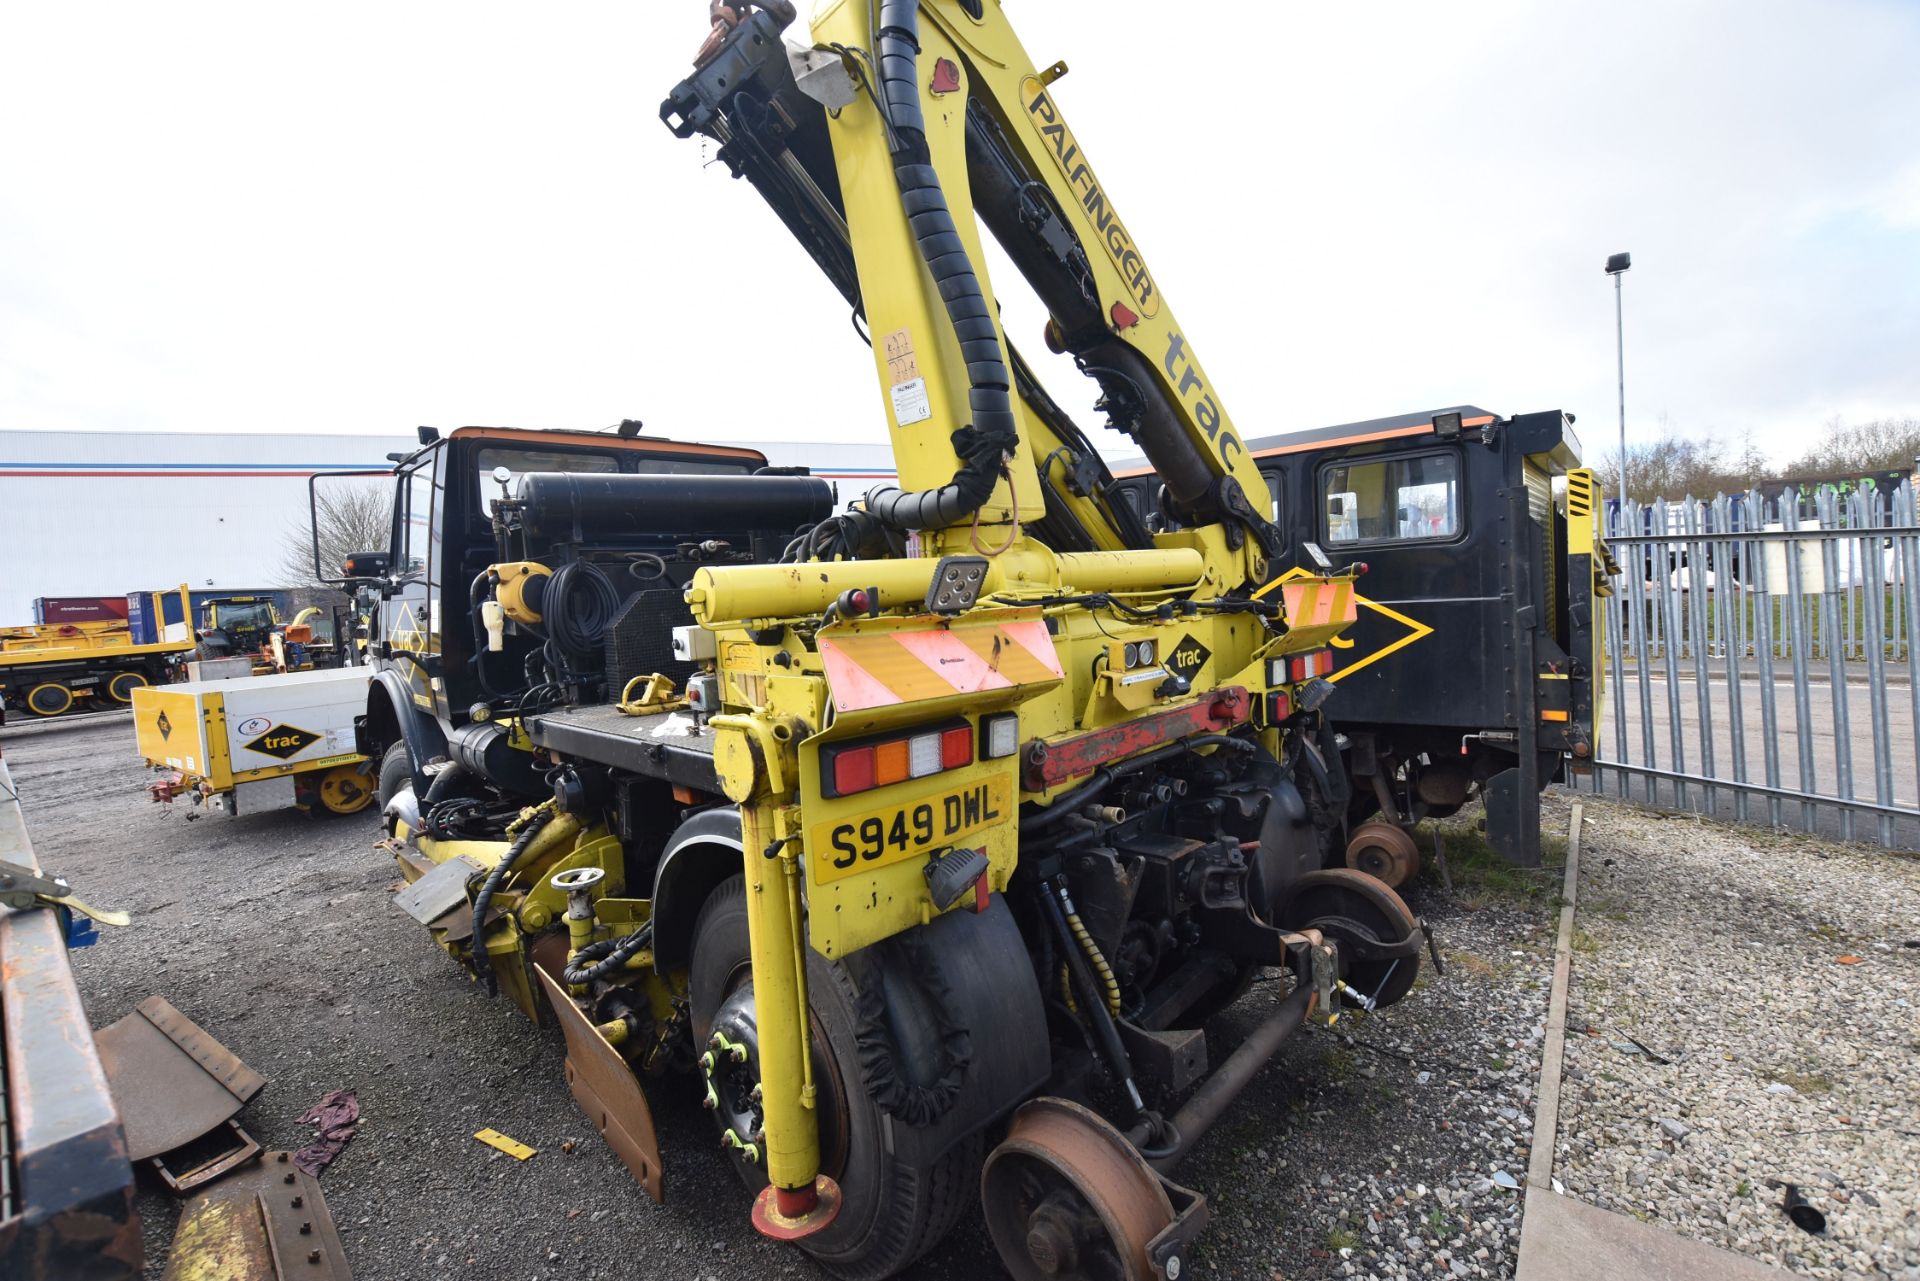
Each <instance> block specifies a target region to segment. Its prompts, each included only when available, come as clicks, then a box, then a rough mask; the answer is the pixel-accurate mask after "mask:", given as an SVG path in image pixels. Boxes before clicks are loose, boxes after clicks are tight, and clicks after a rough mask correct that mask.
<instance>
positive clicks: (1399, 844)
mask: <svg viewBox="0 0 1920 1281" xmlns="http://www.w3.org/2000/svg"><path fill="white" fill-rule="evenodd" d="M1347 866H1348V867H1350V868H1352V869H1353V870H1355V871H1356V872H1365V873H1366V874H1367V875H1368V876H1372V877H1375V878H1377V879H1379V880H1382V881H1385V882H1386V883H1387V884H1388V885H1389V886H1391V887H1392V888H1394V889H1396V890H1397V889H1399V888H1400V887H1401V886H1403V885H1405V884H1407V882H1409V881H1411V880H1412V879H1413V878H1414V876H1415V874H1416V873H1418V872H1419V871H1420V847H1419V846H1418V845H1415V844H1414V843H1413V835H1412V833H1410V832H1408V831H1407V829H1406V828H1404V827H1401V826H1400V825H1399V824H1397V823H1388V822H1383V821H1380V820H1375V821H1374V822H1371V823H1362V824H1361V825H1360V826H1359V827H1356V828H1355V829H1353V839H1352V840H1350V841H1348V842H1347Z"/></svg>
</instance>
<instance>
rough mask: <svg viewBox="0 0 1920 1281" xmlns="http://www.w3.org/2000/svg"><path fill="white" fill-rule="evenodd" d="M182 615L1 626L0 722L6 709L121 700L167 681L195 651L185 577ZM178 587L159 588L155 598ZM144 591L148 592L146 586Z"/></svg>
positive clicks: (53, 712) (44, 711)
mask: <svg viewBox="0 0 1920 1281" xmlns="http://www.w3.org/2000/svg"><path fill="white" fill-rule="evenodd" d="M177 590H178V594H179V597H180V609H181V618H182V619H183V620H186V621H183V622H180V623H173V624H167V623H164V622H161V621H159V620H158V619H157V618H156V620H155V622H154V624H153V625H152V626H151V627H150V628H148V629H145V630H141V629H139V628H136V627H135V626H134V625H133V624H132V623H130V622H129V621H128V620H126V619H110V620H106V621H102V622H86V623H40V624H32V625H28V626H23V627H0V725H3V724H5V723H6V713H7V709H9V708H12V709H13V710H15V711H24V712H29V713H31V714H32V715H34V716H42V717H45V716H60V715H63V714H64V713H66V712H69V711H75V710H79V711H89V710H94V709H98V708H103V707H124V706H126V705H127V704H128V703H130V702H132V701H133V692H134V691H135V690H136V689H141V688H143V687H145V686H148V685H156V684H159V683H160V682H161V681H163V680H165V679H166V677H167V673H168V670H169V668H170V667H172V666H173V665H174V664H175V663H176V662H178V661H179V660H180V659H181V658H183V657H184V658H190V657H192V656H193V649H194V643H195V640H194V635H193V624H192V621H191V620H192V618H193V607H192V604H191V598H190V594H189V592H188V588H187V585H186V584H185V583H182V584H180V586H179V588H178V589H177ZM173 594H174V593H173V592H164V593H162V592H155V593H153V595H152V599H153V600H154V601H155V608H154V612H155V613H156V614H158V613H159V612H160V611H159V607H158V600H159V598H160V597H161V596H171V595H173ZM142 595H143V596H144V595H145V593H142Z"/></svg>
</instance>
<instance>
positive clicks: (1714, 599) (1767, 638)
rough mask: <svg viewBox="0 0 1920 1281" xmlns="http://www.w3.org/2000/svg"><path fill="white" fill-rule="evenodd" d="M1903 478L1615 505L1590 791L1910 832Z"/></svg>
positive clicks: (1866, 835) (1915, 592)
mask: <svg viewBox="0 0 1920 1281" xmlns="http://www.w3.org/2000/svg"><path fill="white" fill-rule="evenodd" d="M1914 504H1915V494H1914V486H1913V482H1912V481H1911V480H1907V481H1904V482H1902V483H1900V484H1899V485H1898V486H1897V487H1875V486H1873V485H1870V484H1862V485H1861V486H1860V487H1859V488H1857V489H1841V488H1837V487H1832V486H1822V487H1820V488H1819V489H1817V490H1813V491H1811V492H1807V491H1799V492H1796V491H1788V492H1786V493H1783V494H1771V495H1769V494H1763V493H1761V492H1760V491H1754V492H1750V493H1746V494H1732V495H1725V494H1723V495H1721V496H1720V497H1718V498H1714V499H1710V500H1699V499H1693V498H1685V499H1681V500H1678V501H1669V500H1664V499H1663V500H1660V501H1657V502H1653V503H1646V504H1641V503H1633V502H1629V503H1626V504H1624V505H1622V504H1617V503H1616V504H1610V505H1609V511H1608V517H1607V521H1606V524H1607V542H1608V546H1609V547H1610V549H1611V551H1612V554H1613V558H1614V560H1615V561H1616V562H1618V563H1619V565H1620V567H1621V570H1622V572H1621V574H1620V576H1619V577H1618V578H1616V579H1614V580H1613V594H1612V595H1611V596H1610V597H1608V598H1606V599H1605V600H1604V603H1603V604H1604V608H1603V624H1604V627H1605V636H1606V647H1607V657H1606V665H1607V672H1606V678H1607V682H1608V685H1609V688H1608V690H1607V691H1606V694H1605V710H1604V721H1605V723H1604V724H1603V725H1602V727H1601V732H1600V735H1599V740H1600V741H1599V744H1598V751H1597V753H1596V756H1597V764H1598V765H1599V767H1600V768H1599V769H1598V771H1597V772H1596V773H1595V774H1594V775H1593V783H1592V785H1593V786H1594V788H1595V789H1596V790H1602V791H1611V792H1613V793H1615V794H1617V795H1621V796H1626V797H1630V798H1633V799H1640V800H1646V801H1649V802H1651V803H1653V804H1657V805H1672V806H1675V807H1677V808H1683V809H1693V810H1697V811H1699V812H1701V813H1708V814H1718V815H1721V816H1723V817H1731V818H1735V819H1740V820H1745V821H1755V822H1765V823H1767V824H1770V825H1772V826H1775V827H1781V826H1791V827H1797V828H1800V829H1802V830H1804V831H1809V832H1814V831H1819V832H1824V833H1826V834H1829V835H1834V836H1838V837H1840V838H1841V839H1843V840H1855V839H1866V840H1877V841H1878V842H1879V843H1880V844H1881V845H1883V846H1887V847H1889V848H1899V849H1913V848H1916V847H1920V750H1916V746H1917V744H1916V737H1915V726H1916V724H1920V688H1916V686H1915V683H1914V680H1913V659H1914V653H1913V646H1914V639H1915V619H1916V617H1920V520H1916V515H1917V513H1916V510H1915V505H1914Z"/></svg>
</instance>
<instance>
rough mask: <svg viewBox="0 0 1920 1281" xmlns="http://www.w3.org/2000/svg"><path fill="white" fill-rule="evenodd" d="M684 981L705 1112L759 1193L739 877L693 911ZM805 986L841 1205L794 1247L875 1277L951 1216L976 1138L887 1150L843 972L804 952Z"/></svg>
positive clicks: (972, 1171)
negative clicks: (935, 1148) (707, 1099)
mask: <svg viewBox="0 0 1920 1281" xmlns="http://www.w3.org/2000/svg"><path fill="white" fill-rule="evenodd" d="M687 982H688V992H687V995H688V999H689V1003H690V1005H691V1007H692V1022H693V1034H694V1050H695V1053H697V1054H700V1055H707V1054H709V1053H711V1055H712V1058H711V1061H710V1062H711V1066H709V1063H708V1061H705V1060H703V1062H702V1064H701V1069H702V1071H703V1073H704V1074H705V1076H706V1081H707V1083H708V1084H710V1085H711V1086H712V1087H713V1102H712V1103H711V1104H710V1107H709V1110H710V1111H711V1112H712V1114H713V1117H714V1123H715V1127H716V1129H717V1131H718V1133H719V1136H720V1143H721V1144H722V1145H723V1146H724V1147H725V1148H726V1149H727V1150H728V1153H729V1156H730V1157H731V1160H732V1164H733V1166H734V1169H735V1171H736V1172H737V1173H738V1174H739V1176H740V1179H741V1181H742V1182H743V1183H745V1184H746V1186H747V1188H748V1189H749V1190H751V1191H755V1192H757V1191H758V1190H759V1189H760V1188H763V1187H765V1186H766V1183H767V1176H766V1159H765V1155H764V1151H765V1139H764V1136H762V1135H760V1134H759V1127H760V1124H761V1116H760V1111H759V1103H758V1100H757V1098H756V1097H755V1094H756V1089H755V1087H757V1086H758V1084H759V1079H760V1066H759V1063H760V1060H759V1034H758V1030H757V1021H756V1019H755V1014H754V1005H753V965H752V960H751V954H750V952H749V950H748V944H747V896H746V881H745V878H744V877H740V876H735V877H734V878H732V879H731V880H729V881H727V882H726V883H725V884H723V885H721V886H720V887H719V888H718V889H716V890H715V891H714V892H713V893H712V894H711V895H710V896H709V897H708V898H707V901H706V903H705V905H704V906H702V908H701V909H700V918H699V921H698V922H697V923H696V924H695V926H694V932H693V958H692V961H691V963H690V965H689V966H688V975H687ZM807 988H808V994H809V997H810V1005H811V1007H812V1008H811V1010H810V1012H809V1014H810V1017H809V1019H808V1040H809V1043H810V1045H811V1048H812V1053H813V1080H814V1088H815V1090H816V1092H817V1093H816V1098H815V1104H814V1109H815V1114H816V1116H817V1117H818V1122H819V1126H820V1170H821V1173H823V1174H826V1175H827V1176H829V1177H830V1178H832V1179H833V1180H834V1181H835V1182H836V1183H837V1184H838V1185H839V1187H840V1191H841V1196H842V1203H841V1207H840V1211H839V1214H838V1215H837V1216H836V1217H835V1218H834V1220H833V1222H832V1224H831V1225H829V1226H828V1227H826V1228H825V1229H823V1230H821V1231H820V1232H817V1233H815V1234H814V1235H813V1236H810V1237H807V1238H805V1239H804V1240H802V1241H801V1242H800V1243H799V1244H800V1248H801V1249H803V1250H805V1251H806V1252H807V1253H808V1254H810V1255H812V1256H813V1258H814V1259H815V1261H816V1262H818V1263H819V1264H821V1265H822V1266H823V1267H825V1268H826V1269H827V1270H828V1271H830V1272H832V1273H834V1274H835V1275H836V1276H840V1277H845V1278H853V1279H857V1281H869V1279H872V1281H877V1279H878V1278H881V1277H890V1276H893V1275H894V1274H896V1273H898V1272H899V1271H900V1270H901V1269H903V1268H905V1267H906V1266H907V1265H908V1264H910V1263H912V1262H913V1261H914V1260H915V1259H916V1258H918V1257H919V1256H920V1255H921V1254H923V1253H925V1251H926V1250H927V1249H928V1248H930V1247H931V1246H932V1245H933V1244H934V1243H935V1242H937V1241H938V1240H939V1239H940V1238H941V1237H943V1236H945V1235H946V1233H947V1231H948V1230H949V1229H950V1228H952V1226H953V1225H954V1223H955V1222H957V1221H958V1220H959V1218H960V1215H961V1213H962V1212H963V1211H964V1210H965V1209H966V1208H967V1205H968V1202H969V1201H970V1200H971V1195H972V1189H973V1187H974V1186H975V1183H974V1179H975V1175H976V1172H977V1171H978V1169H979V1166H980V1148H981V1144H980V1139H979V1136H978V1135H977V1134H974V1135H968V1136H967V1137H965V1138H963V1139H961V1140H959V1141H958V1142H957V1143H955V1144H954V1145H953V1146H952V1147H951V1148H949V1149H948V1150H947V1152H946V1153H945V1154H944V1155H942V1156H939V1157H935V1158H932V1159H931V1160H925V1161H924V1162H923V1161H921V1160H916V1159H913V1158H911V1157H909V1156H908V1155H906V1154H905V1153H904V1152H901V1151H895V1150H894V1145H893V1144H892V1143H891V1142H889V1127H888V1125H887V1123H886V1122H887V1118H886V1116H885V1115H884V1114H883V1113H882V1112H881V1110H880V1107H879V1105H878V1104H877V1103H876V1102H875V1101H874V1099H873V1097H872V1096H871V1095H870V1094H869V1093H868V1092H867V1089H866V1087H865V1085H864V1084H863V1082H862V1078H861V1074H860V1063H859V1059H858V1058H857V1056H856V1052H855V1048H854V1031H855V1028H856V1027H857V1026H858V1018H857V1013H856V1011H857V1005H856V1002H857V1000H858V999H859V998H858V989H857V988H856V987H855V986H854V982H853V978H852V975H851V974H850V973H849V972H848V970H847V967H846V966H844V965H841V964H838V963H836V962H830V961H827V960H825V959H823V958H822V957H819V956H817V955H814V954H812V953H811V952H810V953H809V955H808V957H807ZM716 1038H723V1039H718V1040H717V1039H716ZM736 1046H737V1047H739V1053H736V1052H735V1050H734V1049H733V1048H732V1047H736ZM729 1131H731V1133H732V1135H733V1137H732V1138H731V1139H730V1138H728V1137H727V1136H728V1133H729ZM903 1146H904V1145H903ZM749 1148H753V1149H754V1150H753V1151H749V1150H748V1149H749Z"/></svg>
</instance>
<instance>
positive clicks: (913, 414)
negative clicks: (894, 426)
mask: <svg viewBox="0 0 1920 1281" xmlns="http://www.w3.org/2000/svg"><path fill="white" fill-rule="evenodd" d="M880 355H881V356H882V358H884V359H885V360H886V362H887V390H888V392H890V393H891V394H892V396H893V421H894V422H896V423H898V424H899V425H900V426H902V427H911V426H912V425H913V424H914V423H923V422H925V421H926V420H927V419H929V418H931V417H933V403H932V401H931V399H930V398H929V397H928V396H927V380H926V379H925V378H922V377H921V376H920V362H919V360H917V359H916V358H915V357H914V354H913V333H912V331H911V330H908V329H904V328H903V329H896V330H894V331H893V332H892V333H890V334H888V335H887V336H886V337H884V338H882V339H881V340H880Z"/></svg>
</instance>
